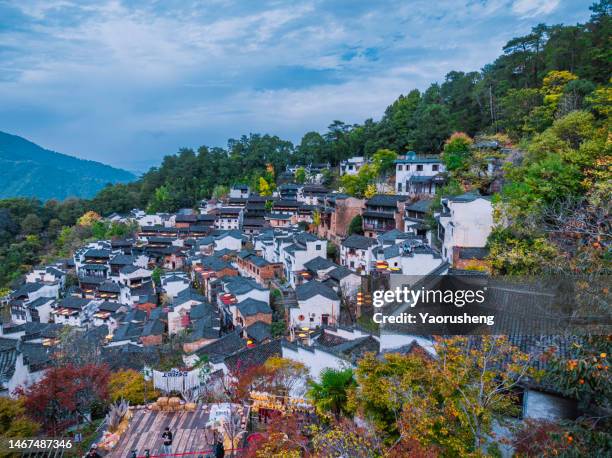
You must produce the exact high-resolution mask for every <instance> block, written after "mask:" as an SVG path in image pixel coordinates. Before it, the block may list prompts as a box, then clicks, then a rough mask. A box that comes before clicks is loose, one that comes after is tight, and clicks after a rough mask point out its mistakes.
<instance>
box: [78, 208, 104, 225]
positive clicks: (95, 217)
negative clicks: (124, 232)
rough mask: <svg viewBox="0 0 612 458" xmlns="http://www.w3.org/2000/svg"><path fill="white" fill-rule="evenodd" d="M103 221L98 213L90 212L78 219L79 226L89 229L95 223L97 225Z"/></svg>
mask: <svg viewBox="0 0 612 458" xmlns="http://www.w3.org/2000/svg"><path fill="white" fill-rule="evenodd" d="M101 219H102V217H101V216H100V215H99V214H97V213H96V212H94V211H88V212H87V213H85V214H84V215H83V216H81V217H80V218H79V219H78V221H77V224H78V225H79V226H84V227H89V226H91V225H92V224H93V223H95V222H96V221H100V220H101Z"/></svg>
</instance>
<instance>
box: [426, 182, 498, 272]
mask: <svg viewBox="0 0 612 458" xmlns="http://www.w3.org/2000/svg"><path fill="white" fill-rule="evenodd" d="M439 222H440V224H439V227H438V237H439V238H440V240H441V241H442V257H443V258H444V259H445V260H446V261H447V262H449V263H451V264H452V262H453V253H454V250H455V249H456V248H458V247H461V248H483V247H484V246H485V245H486V243H487V238H488V237H489V234H491V230H492V229H493V205H492V204H491V198H490V197H488V196H487V197H483V196H481V195H479V194H476V193H466V194H462V195H460V196H455V197H448V198H445V199H442V212H441V213H440V214H439Z"/></svg>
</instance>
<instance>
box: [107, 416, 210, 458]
mask: <svg viewBox="0 0 612 458" xmlns="http://www.w3.org/2000/svg"><path fill="white" fill-rule="evenodd" d="M209 412H210V407H209V406H204V407H201V408H199V409H198V410H196V411H195V412H153V411H150V410H146V409H142V410H135V411H134V416H133V417H132V419H131V420H130V425H129V427H128V429H127V431H126V432H125V433H124V434H123V435H122V436H121V439H120V440H119V442H118V443H117V445H116V446H115V448H114V449H113V450H112V451H111V452H110V453H109V454H107V455H106V456H107V457H110V458H126V457H129V456H130V453H131V451H132V450H136V452H137V455H138V456H143V455H144V451H145V449H149V450H150V453H151V456H153V455H160V454H161V447H162V442H163V441H162V438H161V435H162V432H163V431H164V429H165V428H166V426H168V427H169V428H170V431H172V434H173V435H174V440H173V443H172V453H173V454H174V453H194V452H202V455H204V456H206V452H207V451H208V453H212V446H213V441H214V437H213V434H212V432H210V431H207V430H206V422H207V421H208V414H209ZM191 456H194V457H195V456H197V454H196V455H188V457H189V458H190V457H191Z"/></svg>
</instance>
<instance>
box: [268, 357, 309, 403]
mask: <svg viewBox="0 0 612 458" xmlns="http://www.w3.org/2000/svg"><path fill="white" fill-rule="evenodd" d="M264 369H265V370H266V371H267V375H266V376H265V378H266V385H267V387H266V391H268V392H270V393H273V394H277V395H284V396H287V395H289V394H291V395H294V396H295V395H301V394H302V393H303V392H304V391H305V389H306V382H307V381H308V368H307V367H306V366H305V365H304V363H301V362H299V361H294V360H292V359H288V358H281V357H279V356H273V357H271V358H268V360H267V361H266V362H265V363H264Z"/></svg>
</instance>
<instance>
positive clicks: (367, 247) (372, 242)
mask: <svg viewBox="0 0 612 458" xmlns="http://www.w3.org/2000/svg"><path fill="white" fill-rule="evenodd" d="M376 246H378V242H377V241H376V239H374V238H372V237H364V236H363V235H357V234H353V235H351V236H349V237H347V238H346V239H345V240H344V241H343V242H342V244H341V245H340V264H341V265H343V266H345V267H348V268H349V269H351V270H353V271H356V272H359V273H363V274H365V273H368V272H369V271H370V267H371V266H372V264H373V261H374V259H375V258H374V252H373V250H374V248H375V247H376Z"/></svg>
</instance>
